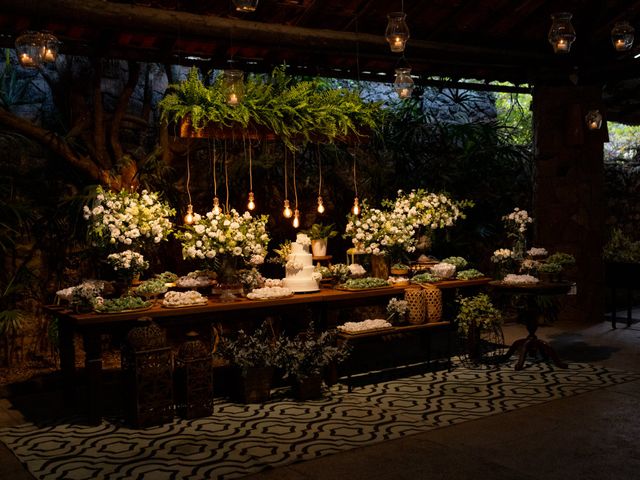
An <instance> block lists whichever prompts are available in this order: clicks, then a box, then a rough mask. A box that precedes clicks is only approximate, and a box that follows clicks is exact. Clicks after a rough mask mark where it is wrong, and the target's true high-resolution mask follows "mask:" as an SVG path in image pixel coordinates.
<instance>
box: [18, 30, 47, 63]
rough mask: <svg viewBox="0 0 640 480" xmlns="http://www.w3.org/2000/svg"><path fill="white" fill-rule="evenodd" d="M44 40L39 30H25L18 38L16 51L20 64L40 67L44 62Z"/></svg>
mask: <svg viewBox="0 0 640 480" xmlns="http://www.w3.org/2000/svg"><path fill="white" fill-rule="evenodd" d="M42 47H43V45H42V41H41V37H40V34H39V33H37V32H25V33H23V34H22V35H20V36H19V37H18V38H17V39H16V53H17V54H18V61H19V62H20V65H22V66H23V67H25V68H38V67H39V66H40V63H41V62H42Z"/></svg>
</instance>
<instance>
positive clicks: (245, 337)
mask: <svg viewBox="0 0 640 480" xmlns="http://www.w3.org/2000/svg"><path fill="white" fill-rule="evenodd" d="M283 343H284V339H283V337H282V336H281V335H278V336H276V334H275V333H274V332H273V331H272V330H271V328H270V325H269V324H268V323H267V322H264V323H263V324H262V325H261V326H260V327H258V328H257V329H256V331H255V332H254V333H253V334H252V335H249V334H247V333H246V332H245V331H244V330H239V331H238V334H237V336H236V337H235V338H233V339H231V338H226V337H223V338H222V339H221V341H220V344H219V345H218V353H219V354H220V356H222V358H224V359H225V360H228V361H229V362H230V363H231V364H232V365H235V366H237V367H240V368H241V369H242V370H243V371H245V370H246V369H247V368H252V367H278V366H280V365H281V364H282V346H283Z"/></svg>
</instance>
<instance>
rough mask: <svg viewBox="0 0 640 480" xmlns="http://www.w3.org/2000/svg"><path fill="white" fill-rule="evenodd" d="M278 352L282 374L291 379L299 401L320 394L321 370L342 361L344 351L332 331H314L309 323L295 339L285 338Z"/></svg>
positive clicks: (345, 354) (345, 350)
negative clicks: (281, 352)
mask: <svg viewBox="0 0 640 480" xmlns="http://www.w3.org/2000/svg"><path fill="white" fill-rule="evenodd" d="M282 351H283V355H282V362H283V366H284V369H285V372H286V375H287V377H289V378H291V379H292V381H293V385H294V392H295V394H296V398H298V399H299V400H308V399H311V398H318V397H320V396H321V395H322V373H323V371H324V369H325V368H326V367H327V366H328V365H330V364H336V363H339V362H341V361H343V360H344V359H345V358H346V357H347V354H348V353H347V349H346V348H345V347H344V346H340V347H339V346H337V345H336V331H335V330H329V331H325V332H322V333H320V334H318V333H316V332H315V331H314V329H313V323H310V324H309V327H308V328H307V330H305V331H304V332H302V333H300V334H299V335H298V336H296V337H295V338H293V339H290V340H287V341H285V343H284V346H283V349H282Z"/></svg>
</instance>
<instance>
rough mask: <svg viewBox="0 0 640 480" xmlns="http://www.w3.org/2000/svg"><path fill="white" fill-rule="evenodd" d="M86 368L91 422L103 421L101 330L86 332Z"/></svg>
mask: <svg viewBox="0 0 640 480" xmlns="http://www.w3.org/2000/svg"><path fill="white" fill-rule="evenodd" d="M84 350H85V354H86V360H85V368H86V371H87V376H88V383H87V388H88V400H89V423H91V424H96V425H97V424H99V423H100V422H101V421H102V411H103V398H102V339H101V336H100V333H99V332H87V333H85V334H84Z"/></svg>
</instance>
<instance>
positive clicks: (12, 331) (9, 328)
mask: <svg viewBox="0 0 640 480" xmlns="http://www.w3.org/2000/svg"><path fill="white" fill-rule="evenodd" d="M26 318H27V313H26V312H25V311H24V310H18V309H13V310H2V311H0V337H14V336H16V335H18V333H20V332H21V331H22V324H23V322H24V321H25V320H26Z"/></svg>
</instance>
